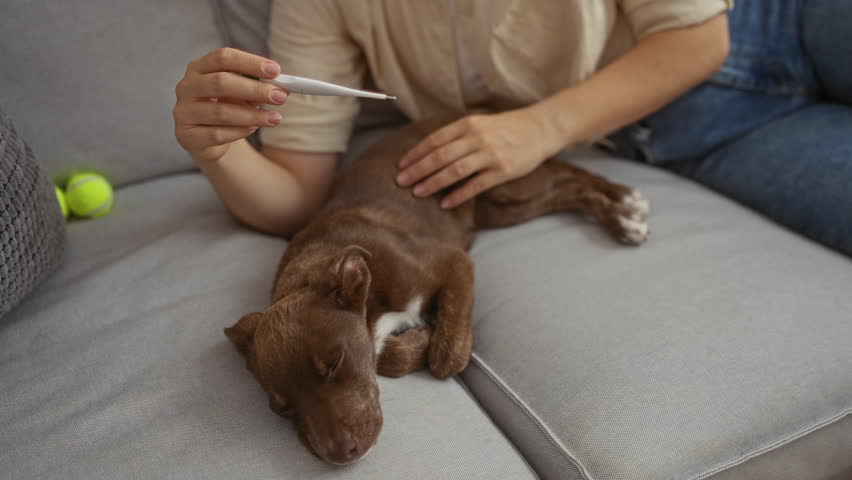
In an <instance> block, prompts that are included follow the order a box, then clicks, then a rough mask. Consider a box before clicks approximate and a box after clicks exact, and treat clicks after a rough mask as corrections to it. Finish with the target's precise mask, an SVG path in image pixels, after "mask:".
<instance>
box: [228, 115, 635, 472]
mask: <svg viewBox="0 0 852 480" xmlns="http://www.w3.org/2000/svg"><path fill="white" fill-rule="evenodd" d="M443 123H445V122H439V121H437V120H436V121H430V122H421V123H417V124H413V125H410V126H408V127H406V128H403V129H401V130H399V131H397V132H395V133H393V134H390V135H388V136H387V137H385V138H384V139H382V140H381V141H380V142H379V143H377V144H376V145H374V146H373V147H372V148H370V149H369V150H367V151H366V152H365V153H364V154H363V155H362V156H361V157H360V158H359V159H358V160H356V161H355V162H354V163H353V164H352V165H351V166H350V167H349V168H347V169H345V170H344V171H343V172H342V173H341V174H340V175H339V176H338V178H337V180H336V183H335V185H334V188H333V190H332V192H333V193H332V197H331V199H330V200H329V202H328V203H327V204H326V205H325V206H324V208H323V209H322V210H321V211H320V212H319V213H318V214H317V215H316V216H315V217H314V219H313V221H312V222H311V223H310V224H309V225H308V226H307V227H306V228H305V229H303V230H302V231H301V232H299V233H298V234H297V235H296V236H295V237H293V239H292V241H291V242H290V244H289V246H288V248H287V250H286V252H285V253H284V257H283V258H282V259H281V264H280V266H279V269H278V275H277V281H276V284H275V288H274V292H273V296H272V300H273V303H272V306H270V307H269V308H268V309H267V310H266V311H265V312H263V313H250V314H248V315H246V316H244V317H243V318H242V319H240V321H239V322H237V324H236V325H234V326H233V327H231V328H227V329H225V333H226V334H227V336H228V338H229V339H230V340H231V341H232V342H233V343H234V345H235V346H236V347H237V349H238V350H239V352H240V353H241V354H242V355H244V356H245V357H246V361H247V367H248V369H249V370H251V371H252V373H254V375H255V377H256V378H257V380H258V382H259V383H260V384H261V386H262V387H263V388H264V390H266V392H267V393H268V394H269V405H270V407H271V408H272V410H274V411H275V412H277V413H279V414H281V415H284V416H288V417H291V418H293V420H294V423H295V425H296V428H297V430H298V431H299V434H300V437H301V438H302V440H303V441H304V443H306V444H307V446H308V447H309V448H310V449H311V450H312V451H313V452H314V453H315V454H317V455H318V456H319V457H321V458H323V459H325V460H326V461H328V462H331V463H335V464H345V463H349V462H352V461H355V460H357V459H359V458H361V457H363V456H364V455H365V454H366V452H367V451H368V450H369V449H370V448H372V446H373V445H375V443H376V440H377V438H378V435H379V432H380V430H381V427H382V412H381V407H380V405H379V390H378V386H377V382H376V372H377V371H378V373H379V374H381V375H386V376H391V377H398V376H402V375H405V374H407V373H409V372H412V371H414V370H418V369H420V368H424V367H426V366H428V368H429V370H430V371H431V372H432V374H433V375H434V376H436V377H438V378H448V377H451V376H453V375H455V374H457V373H459V372H460V371H461V370H462V369H463V368H464V367H465V366H466V365H467V363H468V360H469V358H470V354H471V346H472V332H471V324H470V316H471V307H472V305H473V264H472V263H471V260H470V258H468V256H467V253H466V250H467V249H468V247H469V246H470V244H471V242H472V241H473V238H474V233H475V232H476V230H477V229H480V228H491V227H503V226H508V225H513V224H516V223H520V222H523V221H525V220H528V219H531V218H534V217H538V216H540V215H544V214H546V213H550V212H557V211H575V212H581V213H584V214H586V215H588V216H591V217H593V218H594V219H596V220H597V221H598V222H599V223H600V224H601V225H603V226H604V228H606V229H607V231H609V233H610V234H611V235H612V236H613V237H614V238H615V239H616V240H618V241H619V242H622V243H625V244H639V243H641V242H643V241H644V240H645V238H646V236H647V225H646V223H645V221H644V218H645V214H646V213H647V205H648V204H647V202H646V201H645V200H644V199H643V198H642V196H641V195H640V194H639V193H638V192H637V191H636V190H633V189H631V188H629V187H626V186H623V185H618V184H614V183H611V182H609V181H607V180H605V179H603V178H601V177H599V176H597V175H594V174H591V173H589V172H587V171H585V170H582V169H580V168H578V167H574V166H571V165H568V164H566V163H562V162H558V161H555V160H548V161H546V162H544V163H543V164H542V165H541V166H540V167H538V168H537V169H536V170H534V171H533V172H532V173H530V174H528V175H527V176H525V177H523V178H520V179H517V180H514V181H512V182H509V183H506V184H504V185H500V186H498V187H495V188H493V189H492V190H490V191H488V192H486V193H484V194H482V195H479V197H477V198H476V199H475V200H472V201H469V202H467V203H465V204H464V205H461V206H460V207H458V208H456V209H455V210H452V211H446V210H442V209H441V208H440V207H439V203H438V199H436V198H430V199H417V198H414V197H413V196H412V195H411V194H410V193H409V191H408V190H407V189H402V188H399V187H397V186H396V183H395V182H394V176H395V174H396V171H397V168H396V164H397V162H398V160H399V159H400V158H401V157H402V155H403V154H404V153H405V152H406V151H408V150H409V149H410V148H411V147H413V146H414V145H415V144H417V142H418V141H419V140H421V139H422V138H424V137H425V136H426V135H427V134H429V133H431V132H432V131H434V130H435V129H436V128H438V127H440V126H441V125H442V124H443ZM424 314H425V315H429V314H433V315H434V327H433V326H430V325H428V324H426V323H424V322H422V321H421V315H424Z"/></svg>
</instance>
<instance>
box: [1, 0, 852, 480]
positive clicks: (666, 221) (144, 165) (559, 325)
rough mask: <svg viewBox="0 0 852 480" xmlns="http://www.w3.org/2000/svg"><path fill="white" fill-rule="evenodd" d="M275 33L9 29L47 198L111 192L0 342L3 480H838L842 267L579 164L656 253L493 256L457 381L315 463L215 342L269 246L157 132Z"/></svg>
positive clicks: (844, 411) (630, 175)
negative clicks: (87, 176)
mask: <svg viewBox="0 0 852 480" xmlns="http://www.w3.org/2000/svg"><path fill="white" fill-rule="evenodd" d="M267 8H268V6H267V5H266V2H264V1H256V0H255V1H252V2H206V1H203V0H194V1H179V2H172V1H166V0H156V1H149V2H132V1H127V0H125V1H119V2H114V1H108V0H87V1H81V0H76V1H66V2H48V1H46V0H30V1H27V2H24V1H13V2H3V4H2V6H0V59H2V62H3V63H2V65H3V67H2V69H0V105H3V107H4V109H5V110H6V111H7V112H8V113H9V114H10V115H11V116H12V118H13V119H14V120H15V121H16V122H17V124H18V125H19V127H20V130H21V131H22V133H23V134H24V135H26V137H27V138H28V140H29V142H30V144H31V145H32V146H33V149H34V151H35V152H36V154H37V155H38V156H39V157H40V159H41V160H42V162H43V163H44V164H45V165H46V167H47V168H48V169H49V171H50V172H51V174H52V175H54V176H55V177H56V178H61V177H62V176H64V175H67V174H68V173H69V172H71V171H72V170H73V169H75V168H77V169H94V170H97V171H100V172H102V173H104V174H105V175H107V176H108V177H109V178H110V179H111V180H112V181H113V182H114V183H115V184H116V185H117V186H118V188H117V191H116V201H115V207H114V209H113V212H112V213H111V214H110V215H108V216H106V217H104V218H100V219H97V220H91V221H79V222H73V223H70V224H69V225H68V231H67V234H68V242H69V243H68V248H67V251H66V257H65V261H64V264H63V266H62V267H61V269H60V270H59V272H58V273H57V274H56V275H54V276H53V277H52V278H51V279H50V280H49V281H48V282H47V283H46V284H44V285H42V286H41V287H40V288H39V289H38V290H37V291H36V292H34V293H33V294H32V295H30V296H29V297H28V298H27V300H26V301H25V302H24V303H22V304H21V305H19V306H18V307H17V308H16V309H15V310H13V311H12V312H11V313H10V314H8V315H6V316H5V317H4V318H2V319H0V477H3V478H15V479H18V478H62V479H66V478H75V479H76V478H79V479H93V478H152V479H153V478H199V479H202V478H203V479H220V478H221V479H231V478H270V479H271V478H276V479H303V478H306V479H307V478H310V479H336V478H364V479H392V478H393V479H397V478H434V479H444V478H448V479H449V478H458V479H489V480H490V479H506V480H509V479H526V478H542V479H548V480H551V479H572V480H573V479H587V480H591V479H595V480H627V479H630V480H641V479H680V480H687V479H688V480H699V479H713V480H722V479H724V480H733V479H791V480H792V479H808V480H812V479H832V480H841V479H845V478H852V415H850V413H852V295H850V293H852V262H850V260H849V259H848V258H846V257H843V256H841V255H838V254H836V253H834V252H832V251H830V250H827V249H825V248H823V247H821V246H819V245H816V244H814V243H812V242H810V241H808V240H806V239H804V238H802V237H800V236H798V235H796V234H794V233H791V232H789V231H786V230H785V229H783V228H780V227H778V226H777V225H775V224H773V223H772V222H770V221H768V220H765V219H764V218H762V217H760V216H758V215H756V214H755V213H752V212H751V211H749V210H747V209H745V208H743V207H741V206H739V205H737V204H735V203H733V202H731V201H729V200H726V199H725V198H722V197H720V196H719V195H716V194H714V193H713V192H710V191H707V190H705V189H703V188H702V187H700V186H698V185H695V184H692V183H690V182H688V181H685V180H683V179H680V178H677V177H675V176H673V175H671V174H669V173H666V172H664V171H660V170H657V169H653V168H649V167H646V166H643V165H639V164H636V163H631V162H627V161H622V160H619V159H615V158H610V157H607V156H605V155H603V154H601V153H595V152H578V153H574V154H572V155H570V159H571V160H572V161H576V162H578V163H580V164H581V165H583V166H585V167H587V168H589V169H592V170H594V171H597V172H600V173H602V174H604V175H607V176H609V177H611V178H612V179H616V180H618V181H622V182H625V183H628V184H631V185H635V186H638V187H639V188H640V189H642V190H643V191H644V192H645V193H646V195H648V196H649V197H650V199H651V201H652V204H653V211H652V214H651V217H650V222H651V225H652V229H653V234H652V238H651V240H650V241H649V243H648V244H647V245H645V246H643V247H641V248H638V249H631V248H625V247H621V246H618V245H616V244H614V243H613V242H612V241H610V240H609V239H608V238H607V237H606V236H605V235H604V234H603V233H602V232H601V230H600V229H599V228H597V227H595V226H594V225H590V224H589V223H587V222H586V221H584V220H582V219H581V218H578V217H574V216H563V215H555V216H549V217H546V218H541V219H538V220H535V221H532V222H529V223H527V224H525V225H521V226H518V227H514V228H510V229H504V230H495V231H489V232H486V233H483V234H482V235H481V236H480V237H479V239H478V240H477V242H476V244H475V245H474V247H473V250H472V256H473V258H474V260H475V262H476V266H477V267H476V268H477V269H476V275H477V290H476V295H477V296H476V305H475V310H474V323H475V344H476V346H475V355H474V358H473V361H472V363H471V365H470V366H469V367H468V368H467V369H466V370H465V371H464V372H463V373H462V374H461V375H460V377H459V378H457V379H454V380H450V381H438V380H435V379H433V378H431V377H430V376H429V375H428V374H426V373H419V374H415V375H411V376H408V377H406V378H403V379H396V380H391V379H382V380H381V382H380V386H381V392H382V393H381V395H382V404H383V407H384V411H385V427H384V431H383V433H382V435H381V437H380V440H379V445H378V447H377V448H376V449H375V450H374V451H373V453H372V454H371V455H370V456H369V457H367V458H366V459H364V460H363V461H361V462H359V463H357V464H355V465H353V466H348V467H334V466H331V465H327V464H324V463H322V462H320V461H319V460H317V459H316V458H314V457H313V456H311V455H310V454H309V453H308V452H307V451H306V450H305V449H304V447H302V446H301V445H300V443H299V442H298V440H297V437H296V435H295V433H294V430H293V429H292V428H291V426H290V425H289V424H288V423H287V422H286V421H284V420H282V419H280V418H279V417H277V416H276V415H275V414H274V413H272V412H271V411H270V410H269V409H268V408H267V406H266V400H265V398H264V395H263V393H262V392H261V390H260V388H259V387H258V386H257V384H256V383H255V381H254V380H253V379H252V378H251V376H250V375H249V373H248V372H247V371H246V370H245V369H244V366H243V361H242V360H241V359H240V357H239V356H238V354H237V353H236V352H235V351H234V349H233V348H232V347H231V346H230V345H229V344H228V342H227V340H226V338H225V336H224V335H223V334H222V328H223V327H225V326H228V325H230V324H232V323H233V322H234V321H235V320H236V319H238V318H239V316H240V315H242V314H243V313H246V312H248V311H253V310H258V309H262V308H264V307H265V306H266V305H267V302H268V294H269V291H270V286H271V283H272V280H273V274H274V270H275V266H276V262H277V260H278V257H279V255H280V253H281V251H282V250H283V249H284V248H285V246H286V243H285V241H284V240H282V239H279V238H273V237H269V236H264V235H261V234H258V233H254V232H251V231H248V230H246V229H244V228H241V227H240V226H238V225H237V224H236V223H235V222H234V221H233V220H232V219H231V218H230V217H229V216H228V215H227V214H226V213H225V211H224V209H223V208H222V207H221V205H220V204H219V202H218V201H217V199H216V197H215V195H214V193H213V191H212V190H211V188H210V186H209V185H208V184H207V183H206V181H205V180H204V178H203V177H202V175H201V174H200V173H198V171H196V170H195V169H194V168H193V165H192V163H191V161H190V160H189V159H188V158H187V157H186V155H185V154H184V153H183V152H182V151H181V150H180V149H179V148H178V146H177V144H176V142H175V140H174V138H173V135H172V123H171V118H170V111H171V107H172V104H173V98H174V97H173V88H174V84H175V82H176V81H177V80H178V79H179V78H180V77H181V76H182V74H183V69H184V66H185V64H186V62H187V61H188V60H189V59H191V58H194V57H197V56H199V55H201V54H202V53H204V52H205V51H207V50H210V49H213V48H216V47H218V46H221V45H224V44H232V45H237V46H242V47H244V48H249V49H253V50H257V51H261V50H262V49H263V42H262V36H263V31H264V29H265V22H266V20H265V16H266V11H267ZM368 117H369V116H368ZM370 118H372V120H370ZM370 118H367V121H368V123H369V122H372V123H381V122H382V121H383V120H382V119H385V118H388V117H384V116H381V115H379V116H375V115H374V116H373V117H370ZM376 119H378V120H376ZM379 134H380V131H379V132H377V131H376V130H375V129H373V130H372V131H371V133H370V134H366V136H365V135H361V136H360V142H361V144H363V143H364V142H366V141H368V140H369V139H371V138H375V137H376V136H377V135H379ZM353 149H357V147H353Z"/></svg>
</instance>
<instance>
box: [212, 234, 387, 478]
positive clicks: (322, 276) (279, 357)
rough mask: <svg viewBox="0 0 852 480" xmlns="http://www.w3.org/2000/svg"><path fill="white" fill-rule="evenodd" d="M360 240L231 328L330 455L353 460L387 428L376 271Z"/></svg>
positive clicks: (309, 439)
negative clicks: (372, 318) (371, 317)
mask: <svg viewBox="0 0 852 480" xmlns="http://www.w3.org/2000/svg"><path fill="white" fill-rule="evenodd" d="M368 255H369V254H368V253H367V252H366V251H365V250H363V249H361V248H359V247H348V248H346V249H345V250H344V251H343V252H342V253H341V254H339V255H336V256H334V257H331V258H326V259H322V261H321V262H320V263H319V265H317V266H316V268H312V269H311V270H310V271H307V272H305V274H304V275H303V276H304V277H305V278H304V281H303V282H299V283H298V286H296V287H295V288H292V289H290V290H289V291H288V293H287V294H286V295H285V296H284V297H283V298H281V299H280V300H279V301H277V302H276V303H275V304H273V305H272V306H271V307H269V308H268V309H267V310H266V311H265V312H263V313H250V314H248V315H245V316H244V317H243V318H242V319H240V321H239V322H237V324H236V325H234V326H233V327H230V328H226V329H225V334H226V335H227V336H228V338H229V339H230V340H231V342H233V343H234V345H235V346H236V347H237V350H239V352H240V353H241V354H242V355H243V356H245V358H246V363H247V366H248V368H249V370H251V371H252V373H254V375H255V377H256V378H257V380H258V382H260V384H261V385H262V386H263V388H264V389H265V390H266V392H267V393H268V394H269V406H270V408H272V410H274V411H275V412H276V413H278V414H280V415H284V416H287V417H290V418H292V419H293V421H294V424H295V426H296V428H297V430H298V431H299V435H300V437H301V438H302V440H303V441H304V442H305V443H306V444H307V445H308V447H309V448H310V449H311V450H312V451H313V452H314V453H315V454H317V455H318V456H319V457H321V458H322V459H324V460H326V461H328V462H331V463H335V464H346V463H350V462H353V461H355V460H358V459H360V458H361V457H363V456H364V454H366V453H367V451H368V450H369V449H370V448H372V447H373V445H375V443H376V440H377V439H378V436H379V432H380V431H381V428H382V411H381V407H380V405H379V389H378V384H377V382H376V374H375V370H376V367H375V365H376V354H375V350H374V344H373V340H372V338H371V336H370V332H369V329H368V326H367V319H366V301H367V292H368V291H369V287H370V271H369V269H368V268H367V264H366V262H365V257H366V256H368Z"/></svg>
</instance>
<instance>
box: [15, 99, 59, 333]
mask: <svg viewBox="0 0 852 480" xmlns="http://www.w3.org/2000/svg"><path fill="white" fill-rule="evenodd" d="M64 245H65V219H64V218H63V216H62V213H61V211H60V209H59V203H58V202H57V199H56V193H55V192H54V187H53V184H51V183H50V179H49V178H48V177H47V173H46V172H45V171H44V169H43V168H42V166H41V165H39V163H38V162H37V161H36V159H35V157H34V156H33V152H32V150H31V149H30V147H29V145H27V143H26V142H25V141H24V139H23V138H22V137H21V135H20V133H19V132H18V131H17V130H16V129H15V126H14V124H13V123H12V120H11V119H10V118H9V117H8V116H6V114H5V113H4V112H3V109H2V108H0V319H2V318H3V315H5V314H6V313H7V312H9V311H10V310H11V309H12V308H14V307H15V305H17V304H18V302H20V301H21V300H22V299H23V298H24V297H25V296H26V295H27V294H29V293H30V292H31V291H32V290H33V289H34V288H35V287H36V286H37V285H39V284H40V283H41V282H43V281H44V280H45V279H46V278H47V277H48V276H49V275H50V274H51V273H53V271H54V270H56V268H57V267H58V266H59V262H60V261H61V260H62V250H63V247H64Z"/></svg>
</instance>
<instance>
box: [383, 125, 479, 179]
mask: <svg viewBox="0 0 852 480" xmlns="http://www.w3.org/2000/svg"><path fill="white" fill-rule="evenodd" d="M476 145H477V144H476V142H475V141H474V140H473V139H472V138H466V137H462V138H460V139H458V140H455V141H451V142H450V143H447V144H445V145H442V146H440V147H438V148H436V149H434V150H432V151H431V152H430V153H428V154H427V155H426V156H424V157H422V158H420V159H419V160H417V161H416V162H414V163H412V164H410V165H409V166H408V167H407V168H405V169H404V170H403V171H402V172H400V174H399V175H397V177H396V181H397V183H399V184H400V185H401V186H403V187H407V186H409V185H414V184H415V183H417V182H419V181H420V180H423V179H424V178H426V177H427V176H429V175H432V174H433V173H435V172H437V171H438V170H440V169H442V168H444V167H446V166H447V165H450V164H451V163H453V162H455V161H456V160H459V159H460V158H462V157H464V156H465V155H468V154H469V153H471V152H473V151H474V150H476Z"/></svg>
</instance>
